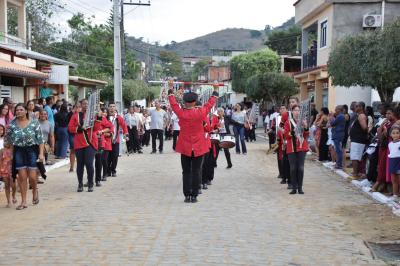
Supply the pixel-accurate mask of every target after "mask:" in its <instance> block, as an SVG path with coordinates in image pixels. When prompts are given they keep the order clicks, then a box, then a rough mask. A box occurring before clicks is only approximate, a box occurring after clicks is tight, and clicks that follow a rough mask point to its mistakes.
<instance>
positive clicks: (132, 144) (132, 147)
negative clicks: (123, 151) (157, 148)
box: [128, 126, 142, 152]
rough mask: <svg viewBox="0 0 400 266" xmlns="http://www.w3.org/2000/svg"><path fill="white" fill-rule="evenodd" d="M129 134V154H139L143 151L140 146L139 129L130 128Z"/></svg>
mask: <svg viewBox="0 0 400 266" xmlns="http://www.w3.org/2000/svg"><path fill="white" fill-rule="evenodd" d="M128 133H129V142H128V143H129V145H128V152H137V151H140V150H141V149H142V147H141V145H140V138H139V131H138V130H137V127H136V126H134V127H132V128H128Z"/></svg>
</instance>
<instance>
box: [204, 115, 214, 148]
mask: <svg viewBox="0 0 400 266" xmlns="http://www.w3.org/2000/svg"><path fill="white" fill-rule="evenodd" d="M203 126H204V135H205V137H206V139H207V145H208V148H209V149H211V132H212V127H211V123H210V119H208V116H206V117H205V118H204V122H203Z"/></svg>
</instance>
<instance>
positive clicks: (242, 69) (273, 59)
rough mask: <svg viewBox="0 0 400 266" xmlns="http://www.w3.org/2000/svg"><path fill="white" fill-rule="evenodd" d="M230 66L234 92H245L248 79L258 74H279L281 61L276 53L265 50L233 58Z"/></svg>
mask: <svg viewBox="0 0 400 266" xmlns="http://www.w3.org/2000/svg"><path fill="white" fill-rule="evenodd" d="M230 66H231V75H232V87H233V89H234V90H235V91H236V92H245V91H246V86H247V85H248V83H247V80H248V78H250V77H251V76H253V75H255V74H259V73H266V72H279V71H280V67H281V61H280V57H279V55H278V54H277V53H276V52H274V51H272V50H271V49H268V48H267V49H263V50H260V51H257V52H252V53H249V54H242V55H238V56H235V57H234V58H232V60H231V62H230Z"/></svg>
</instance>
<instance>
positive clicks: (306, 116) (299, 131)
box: [295, 100, 311, 145]
mask: <svg viewBox="0 0 400 266" xmlns="http://www.w3.org/2000/svg"><path fill="white" fill-rule="evenodd" d="M310 118H311V100H305V101H303V102H301V103H300V115H299V121H298V124H297V126H296V129H295V134H296V138H298V139H299V141H300V145H303V142H304V136H303V133H304V125H303V121H304V120H306V121H307V125H308V124H310Z"/></svg>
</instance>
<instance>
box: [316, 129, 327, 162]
mask: <svg viewBox="0 0 400 266" xmlns="http://www.w3.org/2000/svg"><path fill="white" fill-rule="evenodd" d="M327 142H328V129H321V139H320V141H319V147H318V149H319V158H318V160H319V161H321V162H323V161H327V160H329V146H328V145H326V143H327Z"/></svg>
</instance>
